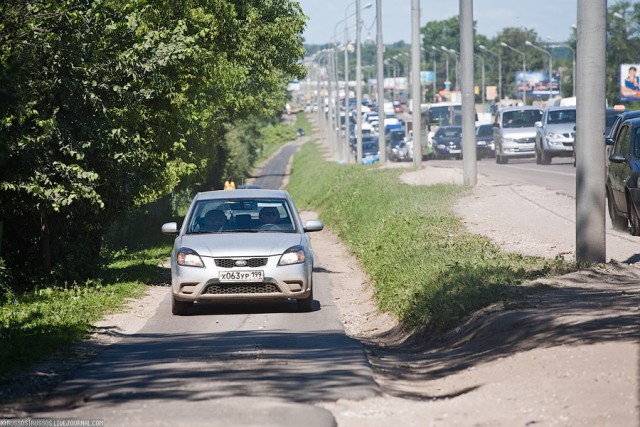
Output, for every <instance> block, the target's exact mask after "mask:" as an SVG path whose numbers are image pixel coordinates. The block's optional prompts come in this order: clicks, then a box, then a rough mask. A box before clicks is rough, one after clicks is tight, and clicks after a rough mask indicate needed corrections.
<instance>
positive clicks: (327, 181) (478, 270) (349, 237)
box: [288, 143, 575, 330]
mask: <svg viewBox="0 0 640 427" xmlns="http://www.w3.org/2000/svg"><path fill="white" fill-rule="evenodd" d="M322 157H323V154H322V153H321V152H320V149H319V148H318V146H317V145H315V144H312V143H308V144H305V146H304V147H303V148H302V149H301V150H300V151H299V153H298V155H297V156H296V158H295V160H294V162H293V168H292V178H291V181H290V183H289V186H288V191H289V192H290V193H291V194H292V196H293V198H294V200H295V201H296V204H297V205H298V207H299V208H311V209H314V210H316V211H317V212H318V213H319V215H320V216H321V218H322V219H323V220H324V221H325V223H326V224H327V225H328V226H329V227H330V228H331V229H333V230H334V231H335V232H337V234H338V235H339V237H340V238H341V240H342V241H343V242H345V243H346V244H347V245H348V246H349V247H350V248H351V250H352V251H353V253H354V254H355V256H356V257H357V258H358V260H359V261H360V263H361V264H362V266H363V267H364V269H365V270H366V272H367V273H368V274H369V276H370V277H371V279H372V281H373V285H374V289H375V296H376V301H377V303H378V305H379V307H380V308H381V309H382V310H384V311H389V312H393V313H394V314H395V315H397V316H398V317H399V318H400V319H402V320H403V321H404V322H405V323H406V324H408V325H412V326H424V327H426V328H430V329H434V330H444V329H446V328H448V327H450V326H452V325H453V324H455V322H457V321H459V320H460V319H461V318H463V317H464V316H466V315H468V314H470V313H471V312H473V311H475V310H477V309H479V308H482V307H485V306H487V305H489V304H491V303H494V302H498V301H505V300H508V299H509V298H512V297H513V295H514V293H513V292H510V291H509V290H510V289H512V288H513V287H514V286H517V285H518V284H521V283H523V282H524V281H528V280H531V279H535V278H539V277H543V276H547V275H553V274H560V273H564V272H567V271H571V270H573V269H575V266H574V265H572V264H569V263H565V262H564V261H562V260H548V259H543V258H537V257H529V256H522V255H517V254H506V253H503V252H501V251H500V249H499V248H498V247H497V246H496V245H494V244H492V243H491V242H490V241H489V240H488V239H486V238H484V237H482V236H478V235H475V234H471V233H469V232H467V231H466V230H465V228H464V226H463V225H462V222H461V221H460V219H458V218H457V217H456V216H455V215H454V213H453V210H452V206H453V204H454V203H455V202H456V201H457V200H458V199H459V198H460V197H462V196H464V195H465V194H466V193H467V191H468V189H467V188H465V187H463V186H458V185H450V184H438V185H431V186H410V185H406V184H403V183H401V181H400V179H399V174H401V173H402V170H399V169H380V168H377V167H366V166H361V165H337V164H334V163H328V162H325V161H321V160H320V159H322Z"/></svg>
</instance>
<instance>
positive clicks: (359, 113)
mask: <svg viewBox="0 0 640 427" xmlns="http://www.w3.org/2000/svg"><path fill="white" fill-rule="evenodd" d="M361 24H362V23H361V22H360V0H356V116H357V117H356V126H357V127H358V129H357V130H356V137H357V143H358V151H357V156H356V157H357V161H358V164H360V163H362V60H361V56H360V50H361V49H360V26H361Z"/></svg>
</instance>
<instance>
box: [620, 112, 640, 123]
mask: <svg viewBox="0 0 640 427" xmlns="http://www.w3.org/2000/svg"><path fill="white" fill-rule="evenodd" d="M636 117H640V110H634V111H625V112H624V113H622V114H621V115H620V118H621V119H622V121H625V120H630V119H635V118H636Z"/></svg>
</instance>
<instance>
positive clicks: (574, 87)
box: [560, 44, 576, 96]
mask: <svg viewBox="0 0 640 427" xmlns="http://www.w3.org/2000/svg"><path fill="white" fill-rule="evenodd" d="M560 46H562V47H566V48H567V49H569V50H570V51H571V54H572V55H573V69H572V70H573V73H572V80H571V83H573V89H572V93H571V96H576V50H575V49H574V48H572V47H571V46H569V45H568V44H561V45H560Z"/></svg>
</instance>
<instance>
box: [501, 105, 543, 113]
mask: <svg viewBox="0 0 640 427" xmlns="http://www.w3.org/2000/svg"><path fill="white" fill-rule="evenodd" d="M520 110H541V111H542V108H540V107H534V106H533V105H526V106H522V107H502V108H501V109H500V110H498V113H501V112H504V111H520Z"/></svg>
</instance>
